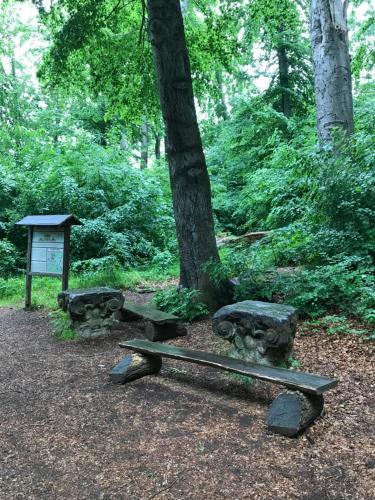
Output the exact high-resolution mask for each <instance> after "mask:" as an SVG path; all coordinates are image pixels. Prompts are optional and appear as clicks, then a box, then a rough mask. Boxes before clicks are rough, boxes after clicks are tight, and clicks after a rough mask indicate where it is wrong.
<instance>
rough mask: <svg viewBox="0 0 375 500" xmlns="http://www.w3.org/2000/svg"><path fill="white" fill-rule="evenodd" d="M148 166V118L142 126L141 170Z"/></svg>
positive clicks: (143, 121) (144, 119)
mask: <svg viewBox="0 0 375 500" xmlns="http://www.w3.org/2000/svg"><path fill="white" fill-rule="evenodd" d="M147 164H148V123H147V119H146V117H144V118H143V120H142V125H141V163H140V166H141V170H143V169H144V168H147Z"/></svg>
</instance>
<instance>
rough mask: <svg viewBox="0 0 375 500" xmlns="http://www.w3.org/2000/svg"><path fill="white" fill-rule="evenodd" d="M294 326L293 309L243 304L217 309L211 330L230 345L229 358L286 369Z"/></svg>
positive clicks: (279, 305)
mask: <svg viewBox="0 0 375 500" xmlns="http://www.w3.org/2000/svg"><path fill="white" fill-rule="evenodd" d="M296 326H297V310H296V309H295V308H294V307H291V306H287V305H282V304H273V303H269V302H260V301H255V300H245V301H244V302H238V303H236V304H231V305H229V306H225V307H222V308H221V309H219V310H218V311H217V312H216V313H215V315H214V317H213V319H212V327H213V330H214V332H215V334H216V335H219V336H220V337H222V338H224V339H226V340H228V341H229V342H231V343H232V344H233V348H232V352H231V355H232V356H234V357H236V358H240V359H244V360H246V361H249V362H251V363H258V364H262V365H266V366H280V365H287V362H288V358H289V356H290V355H291V353H292V348H293V342H294V336H295V332H296Z"/></svg>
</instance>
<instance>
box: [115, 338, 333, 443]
mask: <svg viewBox="0 0 375 500" xmlns="http://www.w3.org/2000/svg"><path fill="white" fill-rule="evenodd" d="M119 345H120V347H123V348H125V349H129V350H131V351H135V353H133V354H129V355H128V356H126V357H125V358H124V359H123V360H122V361H121V362H120V363H119V364H117V365H116V366H115V367H114V368H113V369H112V370H111V372H110V374H109V376H110V379H111V380H112V382H114V383H126V382H129V381H131V380H135V379H137V378H140V377H143V376H145V375H149V374H152V373H158V372H159V370H160V368H161V366H162V361H161V360H162V358H163V357H165V358H172V359H179V360H181V361H186V362H193V363H197V364H200V365H205V366H212V367H215V368H219V369H222V370H226V371H229V372H233V373H239V374H241V375H247V376H250V377H254V378H258V379H260V380H265V381H268V382H272V383H275V384H280V385H283V386H285V387H286V388H287V389H288V390H287V391H286V392H283V393H281V394H280V395H279V396H278V397H277V398H276V399H275V400H274V401H273V403H272V404H271V406H270V408H269V411H268V415H267V424H268V428H269V429H271V430H273V431H275V432H278V433H279V434H283V435H286V436H294V435H296V434H298V433H299V432H300V430H301V429H303V428H305V427H307V426H308V425H309V424H310V423H312V422H313V421H314V420H315V419H316V418H317V417H318V416H319V415H320V414H321V413H322V411H323V406H324V400H323V393H324V392H325V391H327V390H328V389H331V388H333V387H335V386H336V385H337V381H336V380H333V379H330V378H328V377H323V376H320V375H315V374H311V373H303V372H294V371H290V370H286V369H284V368H274V367H270V366H263V365H258V364H253V363H247V362H245V361H242V360H239V359H235V358H231V357H228V356H221V355H218V354H214V353H207V352H202V351H193V350H190V349H183V348H179V347H175V346H171V345H166V344H160V343H154V342H148V341H145V340H138V339H136V340H131V341H127V342H120V344H119Z"/></svg>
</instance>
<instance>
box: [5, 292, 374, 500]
mask: <svg viewBox="0 0 375 500" xmlns="http://www.w3.org/2000/svg"><path fill="white" fill-rule="evenodd" d="M127 299H130V300H138V301H145V300H146V299H147V295H128V296H127ZM141 326H142V325H141V324H140V323H129V324H127V325H126V328H125V329H124V330H123V331H121V330H118V331H117V332H114V333H113V334H112V336H111V337H110V338H106V339H104V340H97V341H89V342H75V341H73V342H59V341H56V340H55V339H54V338H53V336H52V335H51V327H50V321H49V318H48V313H47V311H45V310H38V311H31V312H26V311H24V310H21V309H11V308H4V309H0V401H1V405H0V499H1V500H10V499H23V498H27V499H37V500H39V499H80V500H81V499H91V500H92V499H103V500H104V499H126V500H132V499H137V500H138V499H142V500H143V499H145V500H146V499H149V500H151V499H154V498H156V499H158V500H160V499H197V500H198V499H199V500H205V499H231V500H237V499H245V498H246V499H254V500H256V499H272V500H273V499H295V498H296V499H305V500H313V499H316V500H324V499H335V500H339V499H355V500H361V499H366V500H367V499H372V498H374V491H375V450H374V441H373V439H374V434H373V433H374V428H375V426H374V423H375V422H374V412H373V410H374V408H373V406H374V402H375V391H374V383H375V382H374V372H375V367H374V363H373V361H374V358H373V354H374V350H373V345H371V344H370V343H369V342H366V341H364V340H363V339H361V338H360V337H358V336H343V335H340V334H335V335H332V336H327V335H326V334H325V333H324V332H323V331H321V330H319V329H315V330H314V332H308V331H307V332H305V334H304V335H303V336H301V335H297V338H296V343H295V355H294V357H295V358H297V359H298V360H299V361H300V362H301V364H302V368H303V369H304V370H306V371H310V372H317V373H321V374H324V375H328V376H331V377H335V378H338V379H339V381H340V383H339V385H338V387H337V388H335V389H334V390H331V391H329V392H328V393H327V394H326V410H325V414H324V415H323V416H322V417H321V418H319V419H318V420H317V421H316V422H315V425H314V426H312V427H311V428H310V429H309V430H308V431H307V432H306V433H304V434H302V435H301V436H300V437H298V438H295V439H289V438H285V437H282V436H278V435H274V434H272V433H270V432H268V431H267V428H266V425H265V415H266V411H267V405H268V404H269V403H270V402H271V401H272V399H273V398H274V397H275V395H276V394H277V393H278V392H279V390H280V388H278V387H277V386H273V385H271V384H267V383H265V382H260V381H255V382H253V383H252V384H251V385H249V386H246V384H244V383H243V382H242V381H241V380H238V379H236V378H235V377H234V376H233V375H232V376H231V375H228V374H225V373H222V372H218V371H217V370H215V369H210V368H207V367H199V366H196V365H193V364H185V363H181V362H177V361H173V360H165V361H163V368H162V371H161V373H160V374H159V375H158V376H149V377H146V378H143V379H140V380H137V381H134V382H132V383H130V384H127V385H112V384H111V383H110V382H109V380H108V372H109V370H110V369H111V368H112V367H113V365H115V364H116V363H117V362H118V361H119V360H120V359H121V358H122V357H123V356H124V355H125V352H123V351H122V350H121V349H120V348H119V347H118V340H119V339H125V338H127V339H128V338H134V337H136V336H140V333H141V331H142V330H141ZM219 342H220V341H219V340H217V339H215V338H214V337H213V335H212V332H211V328H210V321H200V322H197V323H194V324H192V325H190V326H189V327H188V335H187V336H186V337H184V338H179V339H175V340H172V341H171V343H173V344H176V345H181V346H189V347H193V348H197V349H206V350H218V349H220V348H222V345H220V343H219Z"/></svg>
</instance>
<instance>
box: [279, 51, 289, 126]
mask: <svg viewBox="0 0 375 500" xmlns="http://www.w3.org/2000/svg"><path fill="white" fill-rule="evenodd" d="M277 59H278V62H279V80H280V87H281V110H282V112H283V113H284V115H285V116H286V117H287V118H289V117H290V115H291V103H290V94H289V64H288V55H287V53H286V48H285V45H280V46H279V47H278V48H277Z"/></svg>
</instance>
